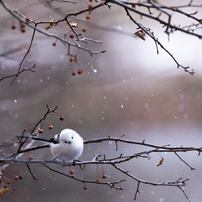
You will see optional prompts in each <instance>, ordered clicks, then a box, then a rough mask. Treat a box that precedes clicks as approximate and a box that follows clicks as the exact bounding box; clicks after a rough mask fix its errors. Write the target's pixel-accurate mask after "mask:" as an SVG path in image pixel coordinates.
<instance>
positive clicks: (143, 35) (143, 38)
mask: <svg viewBox="0 0 202 202" xmlns="http://www.w3.org/2000/svg"><path fill="white" fill-rule="evenodd" d="M135 35H136V36H138V37H139V38H141V39H142V40H144V41H145V32H144V31H142V30H139V31H137V32H135Z"/></svg>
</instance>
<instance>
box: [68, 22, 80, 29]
mask: <svg viewBox="0 0 202 202" xmlns="http://www.w3.org/2000/svg"><path fill="white" fill-rule="evenodd" d="M69 24H70V25H71V26H72V27H76V28H78V24H77V23H76V22H72V21H69Z"/></svg>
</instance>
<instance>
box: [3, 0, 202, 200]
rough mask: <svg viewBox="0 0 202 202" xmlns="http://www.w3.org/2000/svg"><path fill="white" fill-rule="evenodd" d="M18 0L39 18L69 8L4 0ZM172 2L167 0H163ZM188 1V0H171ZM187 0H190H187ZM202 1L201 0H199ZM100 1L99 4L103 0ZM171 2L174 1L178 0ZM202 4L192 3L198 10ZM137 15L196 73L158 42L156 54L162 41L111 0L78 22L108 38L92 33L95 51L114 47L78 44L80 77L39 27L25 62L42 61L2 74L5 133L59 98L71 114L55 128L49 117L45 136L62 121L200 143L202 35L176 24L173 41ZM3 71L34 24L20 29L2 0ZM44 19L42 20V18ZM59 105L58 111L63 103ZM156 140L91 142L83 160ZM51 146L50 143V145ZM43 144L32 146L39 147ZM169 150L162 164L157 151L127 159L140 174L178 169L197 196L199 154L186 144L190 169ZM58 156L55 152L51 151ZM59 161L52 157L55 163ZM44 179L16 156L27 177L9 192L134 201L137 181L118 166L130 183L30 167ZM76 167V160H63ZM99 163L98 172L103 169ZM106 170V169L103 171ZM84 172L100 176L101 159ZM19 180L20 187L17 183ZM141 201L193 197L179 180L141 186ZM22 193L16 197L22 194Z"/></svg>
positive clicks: (90, 132)
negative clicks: (140, 29)
mask: <svg viewBox="0 0 202 202" xmlns="http://www.w3.org/2000/svg"><path fill="white" fill-rule="evenodd" d="M5 2H6V3H7V4H8V6H9V7H10V8H14V9H15V8H17V9H19V10H20V11H22V12H24V13H25V14H26V15H27V16H28V17H30V18H31V19H34V20H44V21H45V20H48V21H49V20H51V19H53V18H55V19H59V18H60V17H61V16H60V15H59V14H57V13H56V12H54V11H52V10H50V9H49V8H47V7H45V6H43V5H42V4H41V3H40V2H39V1H34V0H33V1H24V0H23V1H22V0H18V1H15V2H13V1H12V0H7V1H5ZM161 2H162V3H165V2H166V1H161ZM169 2H170V3H169V4H170V5H171V4H172V3H175V4H177V3H181V4H182V3H184V4H185V2H184V1H169ZM188 2H189V1H187V2H186V3H188ZM195 2H196V3H197V2H198V3H200V1H195ZM95 4H96V3H93V5H95ZM54 5H55V6H57V7H58V8H60V9H61V10H62V11H63V12H70V11H72V10H79V9H84V8H86V7H87V5H88V2H82V1H79V2H78V3H77V4H76V5H72V4H65V3H56V2H54ZM172 5H173V4H172ZM196 10H198V11H199V13H200V11H201V9H199V8H190V10H187V12H189V13H191V12H194V11H196ZM135 18H136V19H137V20H138V21H139V22H141V23H143V24H144V25H145V26H146V27H149V28H151V29H152V30H153V31H154V34H155V36H156V37H157V38H158V39H159V40H160V41H161V42H162V43H163V44H164V45H165V47H166V48H167V49H168V50H169V51H170V52H171V53H172V54H173V55H174V57H175V58H176V59H177V60H178V62H179V63H180V64H182V65H184V66H190V67H191V68H193V69H195V71H196V73H195V75H194V76H191V75H190V74H188V73H185V72H184V71H183V69H181V68H179V69H177V68H176V64H175V63H174V61H173V60H172V59H171V57H170V56H168V54H166V53H165V52H164V51H163V50H162V49H160V48H159V50H160V54H159V55H157V53H156V47H155V44H154V42H153V41H152V40H151V39H150V38H149V37H146V41H143V40H141V39H139V38H138V37H135V36H134V32H136V31H137V30H136V26H135V25H134V24H133V23H132V22H131V21H130V20H129V19H128V17H127V16H126V14H125V11H124V10H123V9H121V8H118V7H117V6H115V5H113V6H112V8H111V9H108V7H107V6H104V7H102V8H100V9H98V10H95V11H94V12H92V14H91V19H90V20H89V21H86V20H85V15H84V14H83V15H81V16H78V18H77V19H76V20H75V19H73V21H75V22H78V25H79V28H78V29H80V30H82V28H83V27H86V28H87V31H86V33H84V36H86V37H89V38H93V39H96V40H101V41H102V44H101V45H100V44H95V43H92V42H89V43H88V44H84V45H85V46H86V47H87V46H88V47H90V48H91V49H92V50H107V52H106V53H104V54H98V55H94V56H93V57H91V56H90V55H89V54H88V53H86V52H84V51H81V50H77V49H71V51H72V53H74V54H77V55H78V59H79V63H80V66H81V68H82V69H83V70H84V72H83V74H81V75H76V76H72V75H71V72H72V68H73V70H74V71H77V69H78V67H77V65H76V64H75V63H73V65H72V67H71V64H70V62H69V57H67V56H66V53H67V51H66V49H65V47H64V45H63V44H62V43H60V42H57V46H56V47H53V46H52V43H53V42H55V39H53V38H47V37H45V36H43V35H42V34H39V33H36V36H35V38H34V42H33V46H32V48H31V51H30V53H29V55H28V57H27V58H26V60H25V62H24V67H26V68H27V67H30V66H32V65H33V64H34V63H36V70H37V71H36V73H31V72H26V73H23V74H21V75H20V76H19V77H18V78H17V79H16V80H15V82H14V83H13V84H12V85H11V84H10V83H11V81H12V79H6V80H3V81H1V82H0V95H1V97H0V113H1V116H0V127H1V135H0V140H1V141H3V140H5V139H8V138H10V137H13V136H15V135H20V134H22V131H23V129H27V130H28V129H30V128H33V127H34V125H35V124H36V123H37V122H38V121H39V120H40V118H41V117H42V116H43V115H44V113H45V112H46V104H48V105H49V106H50V107H51V108H54V107H55V106H59V107H60V109H61V113H62V115H63V116H64V121H60V120H59V117H60V115H59V113H56V114H51V115H50V120H51V124H52V125H53V126H54V128H53V129H52V130H49V129H48V125H49V123H48V120H45V121H44V122H43V124H42V127H43V130H44V134H43V137H47V138H49V137H52V136H53V135H55V134H56V133H58V132H60V131H61V130H62V129H64V128H72V129H74V130H76V131H77V132H78V133H79V134H80V135H81V136H82V137H83V138H84V139H89V138H100V137H105V136H108V135H110V136H114V137H120V136H121V134H126V136H125V138H126V139H131V140H134V141H143V140H145V141H146V142H148V143H151V144H157V145H166V144H171V145H172V146H181V145H183V146H194V147H200V146H201V142H202V126H201V120H202V113H201V112H202V83H201V76H202V71H201V64H202V58H201V41H200V40H199V39H198V38H195V37H192V36H188V35H186V34H183V33H178V32H176V33H174V34H172V35H171V36H170V41H168V37H167V35H166V34H165V33H164V30H163V29H162V27H161V25H159V23H157V22H153V21H151V20H149V19H146V18H143V19H142V20H141V19H140V17H139V16H136V17H135ZM0 19H1V21H0V25H1V26H0V27H1V28H0V43H1V46H0V76H1V77H2V76H5V75H8V74H13V73H15V72H16V71H17V68H18V65H19V63H20V61H21V59H22V58H23V56H24V54H25V51H26V50H27V48H28V46H29V42H30V39H31V36H32V30H31V29H30V28H28V27H26V32H25V33H23V34H22V33H21V32H20V30H19V23H18V22H17V20H14V22H15V25H16V27H17V28H16V30H12V29H11V28H10V27H11V26H12V23H13V22H12V21H13V18H12V17H11V16H10V15H9V14H8V13H7V12H6V11H5V10H4V9H3V8H2V6H1V7H0ZM173 20H176V24H181V25H186V24H189V23H190V21H189V20H188V19H187V18H181V17H180V16H177V15H176V16H175V15H174V18H173ZM40 27H43V25H41V26H40ZM67 30H68V28H67V26H66V25H65V23H61V25H58V26H56V27H53V28H51V29H50V30H49V31H48V32H50V33H54V34H62V33H64V32H65V31H67ZM57 111H58V112H59V110H57ZM148 149H149V148H143V147H135V146H132V145H126V144H119V150H118V151H115V145H114V143H111V142H107V143H102V144H89V145H86V146H85V148H84V152H83V155H82V156H81V157H80V159H81V160H91V159H92V158H93V156H94V154H106V156H107V157H115V156H119V155H120V153H124V154H129V155H130V154H133V153H135V152H137V151H144V150H148ZM44 152H45V153H47V154H48V153H49V151H48V149H46V150H44ZM34 155H35V153H33V156H34ZM161 155H162V156H163V157H164V159H165V160H164V163H163V165H162V166H159V167H157V166H156V164H157V163H158V162H159V160H160V156H159V155H158V154H153V155H151V159H150V160H146V159H135V160H133V161H131V162H130V163H126V164H123V165H120V166H122V167H123V168H124V169H126V170H129V171H130V172H131V173H132V174H133V175H135V176H136V177H138V178H140V179H143V180H150V181H154V182H164V181H172V180H177V179H179V178H180V177H183V178H184V179H186V178H190V180H189V181H188V182H187V186H186V187H185V189H184V190H185V191H186V193H187V194H188V196H189V197H190V198H191V200H192V201H195V202H199V201H201V200H200V199H201V197H202V194H201V188H202V182H201V176H202V173H201V169H202V164H201V156H198V153H196V152H190V153H184V154H181V156H182V157H183V158H184V160H185V161H187V162H188V163H189V164H190V165H191V166H193V167H195V168H196V171H191V170H190V168H189V167H188V166H186V165H185V164H183V163H182V162H181V161H180V160H179V159H178V158H177V156H176V155H174V154H161ZM50 158H51V157H50ZM53 167H54V166H53ZM31 168H32V171H33V173H34V174H35V175H36V176H37V177H38V178H39V180H38V181H35V180H34V179H33V178H32V177H31V176H30V174H29V172H28V170H27V168H26V167H25V166H23V165H12V171H13V172H15V173H16V174H22V175H23V176H24V178H23V180H21V181H19V182H17V183H16V184H15V187H16V188H17V190H16V191H15V192H14V191H13V190H10V192H8V193H7V194H5V196H4V197H3V199H4V200H5V201H11V200H12V201H13V200H14V199H15V201H20V200H21V201H36V202H38V201H56V200H58V201H71V200H74V201H133V197H134V194H135V191H136V186H137V183H136V182H135V181H133V180H131V179H129V178H127V177H126V176H124V175H122V174H120V173H119V172H118V171H116V170H114V168H112V167H110V166H104V170H105V173H106V174H107V175H108V179H106V180H105V181H107V180H110V181H117V180H121V179H126V182H123V183H121V184H120V186H121V187H123V188H124V190H123V191H117V190H113V189H110V188H109V187H108V186H104V185H96V184H87V190H83V184H82V183H80V182H76V181H74V180H72V179H67V178H65V177H63V176H60V175H58V174H56V173H54V172H51V171H49V170H48V169H46V168H45V167H43V166H38V165H36V166H34V165H32V166H31ZM55 168H56V169H58V170H61V171H64V172H67V173H68V172H69V168H61V167H60V166H56V167H55ZM74 170H75V175H76V176H78V177H81V178H83V176H84V173H83V171H81V170H80V168H77V167H76V168H74ZM101 170H102V169H101V167H100V171H101ZM101 175H102V174H101ZM86 178H88V179H92V180H93V179H95V178H96V166H93V165H92V166H87V167H86ZM11 189H12V188H11ZM140 190H141V191H142V193H141V194H138V197H137V201H138V202H143V201H144V202H145V201H150V202H158V201H159V202H166V201H169V202H170V201H173V202H174V201H187V199H186V198H185V196H184V195H183V193H182V192H181V191H180V190H179V189H177V188H173V187H169V188H167V187H158V186H157V187H153V186H149V185H142V184H141V186H140ZM16 199H17V200H16Z"/></svg>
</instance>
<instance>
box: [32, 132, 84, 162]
mask: <svg viewBox="0 0 202 202" xmlns="http://www.w3.org/2000/svg"><path fill="white" fill-rule="evenodd" d="M32 139H34V140H39V141H43V142H48V143H50V150H51V153H52V155H53V158H54V159H58V160H62V161H64V162H65V163H67V162H73V161H74V160H76V159H77V158H79V157H80V156H81V154H82V152H83V138H82V137H81V136H80V135H79V134H78V133H77V132H76V131H74V130H72V129H64V130H62V131H61V132H60V133H59V134H57V135H55V136H54V137H53V138H51V139H49V140H47V139H43V138H38V137H32Z"/></svg>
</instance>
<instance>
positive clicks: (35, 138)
mask: <svg viewBox="0 0 202 202" xmlns="http://www.w3.org/2000/svg"><path fill="white" fill-rule="evenodd" d="M32 139H33V140H38V141H42V142H53V140H54V138H51V139H49V140H47V139H44V138H39V137H32Z"/></svg>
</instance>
